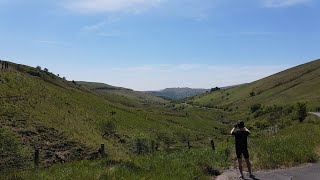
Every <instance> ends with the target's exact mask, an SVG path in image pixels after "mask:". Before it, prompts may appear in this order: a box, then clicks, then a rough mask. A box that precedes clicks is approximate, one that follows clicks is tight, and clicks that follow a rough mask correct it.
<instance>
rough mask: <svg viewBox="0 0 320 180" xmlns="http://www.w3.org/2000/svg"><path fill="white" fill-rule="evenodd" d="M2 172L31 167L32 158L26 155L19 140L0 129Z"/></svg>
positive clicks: (0, 163) (0, 164)
mask: <svg viewBox="0 0 320 180" xmlns="http://www.w3.org/2000/svg"><path fill="white" fill-rule="evenodd" d="M0 159H1V160H0V172H1V171H6V170H11V169H22V168H25V167H27V166H28V165H30V162H31V161H28V160H30V159H31V158H30V157H29V156H27V155H26V150H25V149H23V148H22V145H21V143H20V142H19V140H18V138H17V137H15V135H14V134H13V133H11V132H9V131H6V130H4V129H0Z"/></svg>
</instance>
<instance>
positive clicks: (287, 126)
mask: <svg viewBox="0 0 320 180" xmlns="http://www.w3.org/2000/svg"><path fill="white" fill-rule="evenodd" d="M319 68H320V60H317V61H313V62H310V63H307V64H304V65H301V66H298V67H295V68H292V69H289V70H286V71H284V72H280V73H278V74H275V75H273V76H270V77H267V78H264V79H262V80H259V81H256V82H253V83H250V84H244V85H241V86H237V87H234V88H231V89H221V90H217V91H214V92H210V93H206V94H203V95H199V96H195V97H190V98H187V99H184V100H180V101H172V102H168V101H166V100H163V99H161V98H158V97H153V96H150V95H146V94H144V93H141V92H134V91H132V90H129V89H125V88H118V87H114V86H110V85H105V84H101V83H88V82H74V81H72V82H69V81H66V80H64V79H62V78H60V77H58V76H55V75H54V74H52V73H50V72H48V71H43V70H41V69H39V68H33V67H29V66H24V65H18V64H13V63H9V68H8V69H0V91H1V95H0V105H1V108H0V128H1V129H0V158H1V159H0V168H1V169H0V172H1V173H2V172H3V173H2V174H1V175H0V179H193V178H194V177H198V178H199V179H212V177H213V176H216V175H218V174H219V172H221V171H222V170H223V169H225V168H229V167H230V166H232V162H236V157H235V152H234V144H233V141H232V140H231V138H232V137H230V136H229V135H228V134H229V131H230V129H231V128H232V127H233V125H234V123H235V122H236V121H239V120H244V121H245V122H246V126H247V127H248V128H249V129H250V130H251V131H252V134H251V135H250V138H249V146H250V147H249V151H250V154H251V156H250V157H251V160H252V164H253V167H254V169H255V170H256V169H272V168H279V167H286V166H295V165H299V164H302V163H306V162H314V161H317V160H318V159H319V155H320V154H319V145H320V138H319V137H320V131H319V127H320V118H319V117H317V116H315V115H308V114H306V107H307V108H308V109H318V107H319V106H318V105H317V102H319V77H320V72H319ZM297 102H300V103H297ZM301 102H302V103H301ZM303 102H305V103H306V104H304V103H303ZM305 105H306V106H305ZM292 132H296V133H292ZM211 140H213V142H214V143H215V148H216V149H215V151H213V150H212V146H211V144H210V141H211ZM188 142H189V144H188ZM100 144H105V147H106V154H107V156H106V157H104V158H101V156H100V155H99V154H98V147H99V146H100ZM35 149H39V150H40V169H33V167H34V165H33V154H34V151H35ZM48 166H52V167H51V168H43V167H48Z"/></svg>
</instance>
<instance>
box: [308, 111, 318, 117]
mask: <svg viewBox="0 0 320 180" xmlns="http://www.w3.org/2000/svg"><path fill="white" fill-rule="evenodd" d="M309 114H313V115H316V116H319V117H320V112H309Z"/></svg>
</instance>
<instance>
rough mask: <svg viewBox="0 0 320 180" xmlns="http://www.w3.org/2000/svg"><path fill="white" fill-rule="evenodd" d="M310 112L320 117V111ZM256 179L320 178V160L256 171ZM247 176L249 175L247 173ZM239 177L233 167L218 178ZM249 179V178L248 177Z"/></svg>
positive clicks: (302, 179) (310, 179) (232, 179)
mask: <svg viewBox="0 0 320 180" xmlns="http://www.w3.org/2000/svg"><path fill="white" fill-rule="evenodd" d="M309 114H313V115H316V116H318V117H320V112H309ZM254 174H255V176H256V179H261V180H319V179H320V162H318V163H309V164H306V165H303V166H300V167H293V168H288V169H276V170H271V171H258V172H254ZM245 177H247V178H248V177H249V175H248V174H247V175H246V176H245ZM235 179H239V172H238V170H236V169H231V170H227V171H225V172H223V173H222V174H221V175H220V176H218V177H217V178H216V180H235ZM248 179H249V178H248Z"/></svg>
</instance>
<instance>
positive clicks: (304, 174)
mask: <svg viewBox="0 0 320 180" xmlns="http://www.w3.org/2000/svg"><path fill="white" fill-rule="evenodd" d="M254 175H255V176H256V179H261V180H319V179H320V163H313V164H307V165H304V166H300V167H294V168H289V169H278V170H271V171H260V172H254ZM245 177H246V178H247V179H249V178H248V177H249V175H248V174H246V175H245ZM235 179H239V172H238V171H237V170H228V171H226V172H224V173H223V174H222V175H220V176H219V177H217V180H235Z"/></svg>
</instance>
